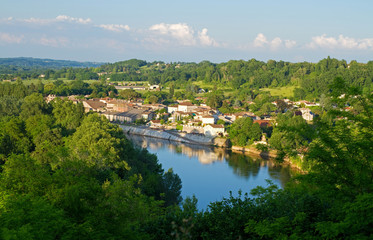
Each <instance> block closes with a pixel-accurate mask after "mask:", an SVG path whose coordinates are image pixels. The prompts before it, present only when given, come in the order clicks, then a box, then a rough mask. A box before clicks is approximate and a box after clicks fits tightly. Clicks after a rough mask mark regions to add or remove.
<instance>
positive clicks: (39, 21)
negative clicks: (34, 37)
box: [20, 17, 54, 25]
mask: <svg viewBox="0 0 373 240" xmlns="http://www.w3.org/2000/svg"><path fill="white" fill-rule="evenodd" d="M20 21H21V22H25V23H33V24H40V25H44V24H49V23H52V22H53V21H54V19H43V18H33V17H32V18H27V19H21V20H20Z"/></svg>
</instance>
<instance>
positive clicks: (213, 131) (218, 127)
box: [203, 124, 225, 137]
mask: <svg viewBox="0 0 373 240" xmlns="http://www.w3.org/2000/svg"><path fill="white" fill-rule="evenodd" d="M203 130H204V133H205V135H206V136H213V137H215V136H219V135H222V136H223V135H224V134H225V129H224V125H222V124H209V125H206V126H205V127H204V128H203Z"/></svg>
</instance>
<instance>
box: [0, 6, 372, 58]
mask: <svg viewBox="0 0 373 240" xmlns="http://www.w3.org/2000/svg"><path fill="white" fill-rule="evenodd" d="M372 11H373V1H368V0H355V1H344V0H339V1H337V0H329V1H326V0H324V1H318V0H316V1H315V0H314V1H299V0H298V1H290V0H283V1H279V0H262V1H251V0H229V1H228V0H199V1H196V0H188V1H184V0H179V1H175V0H173V1H169V0H166V1H162V0H159V1H154V0H153V1H149V0H143V1H141V0H140V1H123V0H73V1H71V0H65V1H55V0H32V1H30V0H27V1H26V0H1V3H0V57H20V56H25V57H39V58H53V59H68V60H78V61H100V62H114V61H120V60H126V59H130V58H138V59H144V60H147V61H155V60H160V61H165V62H171V61H186V62H190V61H193V62H200V61H202V60H209V61H211V62H217V63H219V62H224V61H228V60H231V59H243V60H248V59H251V58H255V59H259V60H264V61H266V60H268V59H275V60H285V61H291V62H299V61H310V62H317V61H319V60H321V59H323V58H325V57H327V56H331V57H335V58H338V59H345V60H347V61H351V60H357V61H359V62H367V61H369V60H373V59H372V56H373V28H372V23H373V14H372V13H371V12H372Z"/></svg>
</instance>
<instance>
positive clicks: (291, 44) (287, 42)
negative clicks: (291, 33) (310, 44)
mask: <svg viewBox="0 0 373 240" xmlns="http://www.w3.org/2000/svg"><path fill="white" fill-rule="evenodd" d="M296 44H297V42H296V41H294V40H285V47H286V48H293V47H295V45H296Z"/></svg>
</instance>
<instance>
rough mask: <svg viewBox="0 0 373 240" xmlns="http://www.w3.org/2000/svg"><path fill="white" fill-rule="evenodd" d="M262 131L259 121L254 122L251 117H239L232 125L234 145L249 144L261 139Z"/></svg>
mask: <svg viewBox="0 0 373 240" xmlns="http://www.w3.org/2000/svg"><path fill="white" fill-rule="evenodd" d="M261 134H262V131H261V129H260V126H259V124H258V123H253V120H252V119H251V118H249V117H246V118H239V119H237V120H236V121H234V123H233V124H232V125H231V127H230V130H229V137H230V139H231V140H232V143H233V145H238V146H247V145H250V144H251V143H252V142H253V141H256V140H259V139H260V136H261Z"/></svg>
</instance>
